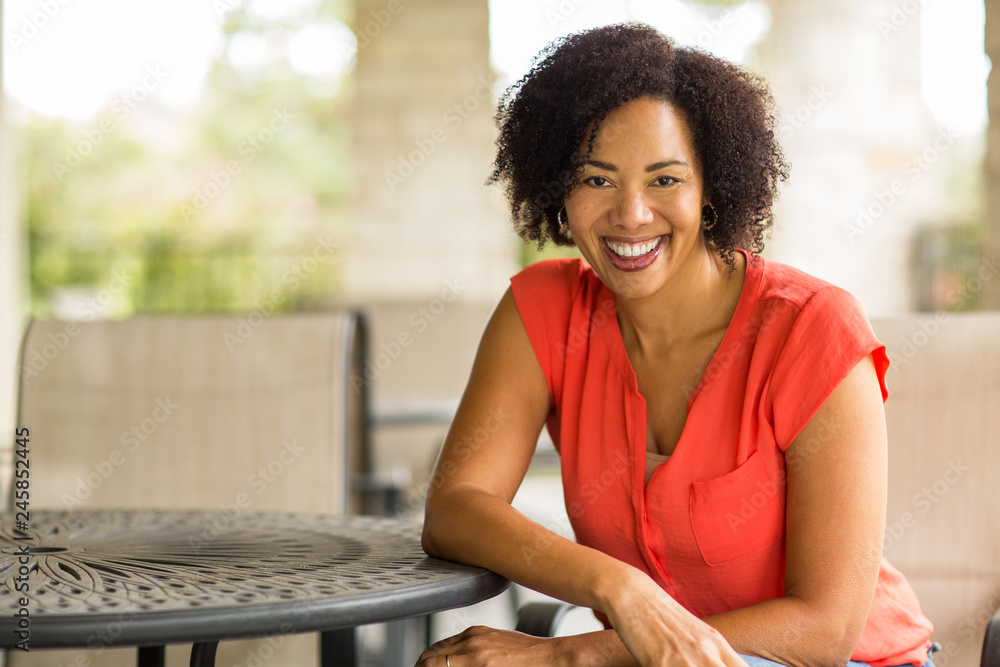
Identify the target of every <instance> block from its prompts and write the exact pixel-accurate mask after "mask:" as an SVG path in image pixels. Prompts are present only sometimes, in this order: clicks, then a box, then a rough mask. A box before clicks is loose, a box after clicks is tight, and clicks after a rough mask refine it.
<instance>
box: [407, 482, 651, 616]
mask: <svg viewBox="0 0 1000 667" xmlns="http://www.w3.org/2000/svg"><path fill="white" fill-rule="evenodd" d="M484 527H488V529H484ZM423 546H424V549H425V550H426V551H427V553H428V554H430V555H433V556H437V557H440V558H445V559H448V560H454V561H458V562H462V563H467V564H469V565H476V566H479V567H484V568H487V569H489V570H492V571H494V572H497V573H498V574H502V575H503V576H505V577H507V578H508V579H511V580H512V581H515V582H517V583H519V584H521V585H523V586H527V587H528V588H531V589H534V590H537V591H539V592H541V593H544V594H546V595H550V596H552V597H555V598H558V599H560V600H565V601H567V602H570V603H572V604H576V605H580V606H585V607H590V608H593V609H601V610H602V611H605V612H607V611H609V610H608V609H606V607H607V606H608V605H609V599H608V597H609V596H608V594H607V591H608V590H610V589H612V588H613V587H614V586H615V585H616V584H615V582H620V581H621V580H622V579H623V578H624V579H629V578H630V576H626V572H627V571H632V573H634V572H637V571H636V570H635V569H634V568H632V567H630V566H629V565H627V564H625V563H622V562H621V561H618V560H616V559H614V558H612V557H610V556H608V555H606V554H603V553H601V552H599V551H597V550H595V549H591V548H589V547H585V546H582V545H579V544H577V543H575V542H573V541H571V540H567V539H566V538H564V537H562V536H560V535H558V534H556V533H554V532H552V531H550V530H549V529H547V528H545V527H544V526H541V525H539V524H537V523H535V522H534V521H532V520H530V519H528V518H527V517H525V516H524V515H523V514H521V513H520V512H518V511H517V510H515V509H514V508H513V507H511V506H510V504H509V503H507V502H506V501H505V500H503V499H502V498H498V497H496V496H493V495H491V494H489V493H487V492H485V491H481V490H478V489H475V488H470V487H466V488H460V489H452V490H449V491H447V492H446V494H445V495H440V494H432V496H431V497H430V498H429V499H428V507H427V513H426V519H425V522H424V535H423Z"/></svg>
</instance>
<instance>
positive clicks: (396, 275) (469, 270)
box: [346, 0, 517, 301]
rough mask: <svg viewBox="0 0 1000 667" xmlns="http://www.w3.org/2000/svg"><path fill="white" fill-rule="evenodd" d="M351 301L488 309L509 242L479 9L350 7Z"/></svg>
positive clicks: (430, 2) (379, 1) (432, 0)
mask: <svg viewBox="0 0 1000 667" xmlns="http://www.w3.org/2000/svg"><path fill="white" fill-rule="evenodd" d="M353 28H354V32H355V35H356V36H357V40H358V51H357V67H356V70H355V73H354V87H355V89H354V94H353V101H352V112H351V119H350V122H351V126H352V127H353V129H354V140H353V157H352V164H353V168H354V183H353V186H354V199H353V212H352V218H353V219H352V220H351V223H350V224H349V225H348V227H349V228H350V230H349V232H348V242H349V246H348V248H347V253H346V255H347V267H346V268H347V271H346V273H347V289H348V298H350V299H352V300H364V301H378V300H383V299H400V298H402V299H416V300H426V299H428V298H432V297H435V296H438V295H440V294H441V293H442V291H445V292H446V293H447V294H448V296H451V295H452V294H453V293H454V292H459V293H460V296H461V297H463V298H466V299H468V298H480V299H488V300H491V301H492V300H495V299H496V298H497V297H498V296H499V294H500V293H502V291H503V289H504V288H505V286H506V281H507V278H508V277H509V275H510V274H511V273H513V272H514V271H515V270H516V266H515V258H516V254H515V247H516V246H515V244H516V243H517V240H516V237H515V236H514V235H513V233H512V232H511V231H510V224H509V223H508V222H507V216H506V214H505V212H504V209H503V207H502V205H500V199H499V197H498V194H497V193H495V192H492V190H493V189H494V188H487V187H486V186H485V185H484V181H485V180H486V178H487V176H488V175H489V173H490V165H491V162H492V155H493V140H494V136H495V132H494V129H493V122H492V117H493V114H494V112H495V102H494V97H493V90H492V84H493V75H492V72H491V70H490V65H489V47H490V43H489V13H488V6H487V2H486V0H474V1H469V0H419V2H418V1H417V0H357V2H356V14H355V20H354V25H353Z"/></svg>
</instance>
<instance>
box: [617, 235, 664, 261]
mask: <svg viewBox="0 0 1000 667" xmlns="http://www.w3.org/2000/svg"><path fill="white" fill-rule="evenodd" d="M661 239H663V237H662V236H657V237H656V238H655V239H650V240H649V241H643V242H642V243H619V242H617V241H610V240H608V239H604V243H605V244H606V245H607V246H608V248H610V249H611V250H612V251H614V253H615V254H616V255H618V256H619V257H642V256H643V255H647V254H649V253H651V252H653V249H655V248H656V246H658V245H660V240H661Z"/></svg>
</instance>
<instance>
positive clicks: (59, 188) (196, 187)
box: [22, 0, 350, 317]
mask: <svg viewBox="0 0 1000 667" xmlns="http://www.w3.org/2000/svg"><path fill="white" fill-rule="evenodd" d="M344 5H345V3H344V2H343V1H342V0H333V1H327V2H324V3H321V4H320V5H319V6H317V7H315V8H310V9H309V10H308V12H306V13H301V14H300V15H298V16H296V17H295V18H294V20H292V19H289V20H288V21H287V22H285V23H281V24H277V25H276V24H275V22H274V21H268V22H267V24H266V25H263V24H261V23H260V22H259V21H255V20H254V19H253V18H252V17H250V16H249V15H248V14H247V13H246V12H245V11H244V10H241V9H236V10H234V11H231V12H229V13H228V14H226V16H225V24H224V26H223V30H224V33H225V35H226V40H227V44H228V41H229V40H231V39H232V38H233V36H234V35H236V34H237V33H246V32H247V31H250V32H257V33H260V34H261V35H262V36H263V37H265V38H266V40H267V43H268V45H269V46H270V47H274V48H273V49H272V50H273V51H275V52H277V53H278V54H279V55H280V53H281V49H282V47H283V45H284V44H285V43H287V39H288V37H290V35H291V33H292V32H293V31H294V30H295V29H296V28H298V27H299V26H301V25H304V24H306V23H309V22H312V21H315V20H317V19H318V18H324V17H329V18H337V19H342V18H343V17H344V15H345V13H346V10H345V6H344ZM265 33H266V34H265ZM225 54H226V50H225V49H223V50H222V51H221V53H220V55H219V57H218V59H217V60H216V61H215V62H214V63H213V65H212V67H211V69H210V71H209V73H208V75H207V79H206V82H205V87H204V93H203V97H202V99H201V102H200V104H199V105H198V106H197V108H195V109H193V110H191V111H186V112H185V111H178V110H175V109H168V108H165V107H164V106H163V105H161V104H160V103H159V102H158V100H157V98H156V95H155V90H154V94H152V95H149V96H148V97H146V99H144V100H141V101H140V100H131V103H130V104H121V95H120V94H119V95H116V96H115V99H116V100H118V101H117V103H115V104H111V103H109V105H108V107H107V108H106V109H105V110H104V112H103V113H101V114H100V115H99V116H98V117H97V118H96V119H94V120H93V121H91V122H90V123H88V124H85V125H82V126H78V125H75V124H73V123H70V122H66V121H62V120H53V119H47V118H42V117H38V116H34V115H32V116H31V117H29V119H28V121H27V122H26V123H25V125H24V126H23V128H22V132H23V137H24V139H23V142H24V147H25V152H26V155H24V158H23V161H22V163H23V164H24V165H25V169H24V170H23V172H22V178H23V179H24V180H25V184H24V187H25V189H26V192H27V196H26V208H27V211H26V215H27V226H28V240H29V253H30V262H29V266H30V289H31V297H32V304H33V306H32V310H33V312H34V314H36V315H51V314H54V313H55V312H56V310H57V308H58V302H59V301H60V300H61V299H67V298H69V299H70V302H71V304H72V305H70V306H67V305H66V302H64V305H63V306H62V307H61V311H60V314H62V315H67V313H66V312H65V311H66V309H67V307H68V308H69V311H70V312H69V316H84V317H86V316H89V315H92V314H94V313H93V311H98V312H97V314H104V315H109V316H128V315H130V314H133V313H136V312H177V311H216V312H221V311H233V310H251V309H254V308H258V307H261V305H262V304H264V303H267V304H270V305H271V306H272V307H273V308H274V309H275V310H287V309H295V308H300V307H303V304H304V303H306V302H309V301H313V300H319V299H322V298H325V297H329V296H330V295H331V294H333V293H335V292H336V290H337V288H338V283H337V277H338V275H339V258H338V253H337V252H336V250H335V246H336V245H337V244H336V239H337V238H338V236H339V235H340V234H339V230H340V225H341V224H342V218H343V212H342V211H343V206H344V203H345V201H346V197H347V193H348V192H349V188H350V169H349V165H348V155H347V146H348V136H347V130H346V127H345V125H346V123H345V120H344V117H343V116H344V114H343V101H342V99H341V98H342V95H340V94H339V88H338V86H339V84H340V82H327V81H318V80H316V79H314V78H311V77H307V76H304V75H302V74H298V73H296V72H294V71H293V70H292V69H291V68H290V67H289V65H288V63H287V60H285V59H284V58H282V57H274V58H271V59H270V60H269V62H268V63H267V64H266V65H265V66H264V67H262V68H259V69H256V70H253V71H245V70H238V69H236V68H234V67H233V65H231V64H230V62H229V60H228V59H227V57H226V55H225ZM144 97H145V96H144ZM331 246H333V247H334V250H333V251H331V250H330V249H331Z"/></svg>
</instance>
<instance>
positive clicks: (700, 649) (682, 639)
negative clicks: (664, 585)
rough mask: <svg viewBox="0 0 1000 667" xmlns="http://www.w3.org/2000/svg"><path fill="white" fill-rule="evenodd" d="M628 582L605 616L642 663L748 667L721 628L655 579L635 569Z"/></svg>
mask: <svg viewBox="0 0 1000 667" xmlns="http://www.w3.org/2000/svg"><path fill="white" fill-rule="evenodd" d="M630 583H633V585H632V586H628V585H626V586H622V587H621V589H620V590H621V591H622V592H621V594H620V595H619V597H618V599H617V601H616V604H614V605H612V609H611V611H609V612H607V614H608V618H609V620H610V621H611V623H612V625H613V626H614V628H615V631H616V632H617V633H618V636H619V637H620V638H621V640H622V643H623V644H624V645H625V648H627V649H628V650H629V653H631V654H632V656H633V657H634V658H635V659H636V660H637V661H638V662H639V664H640V665H642V667H665V666H670V667H675V666H676V667H708V666H710V667H723V666H725V667H747V663H746V662H745V661H744V660H743V659H742V658H741V657H740V656H739V654H737V653H736V651H734V650H733V648H732V647H731V646H730V645H729V643H728V642H727V641H726V639H725V637H723V636H722V634H721V633H719V631H718V630H716V629H715V628H713V627H712V626H710V625H708V624H707V623H705V622H704V621H702V620H701V619H699V618H697V617H696V616H694V614H692V613H691V612H689V611H687V610H686V609H684V608H683V607H682V606H681V605H680V604H679V603H678V602H677V601H676V600H674V599H673V598H671V597H670V596H669V595H667V594H666V593H665V592H664V591H663V589H661V588H660V587H659V586H658V585H656V583H655V582H654V581H653V580H652V579H650V578H649V577H647V576H646V575H645V574H642V573H639V572H638V571H636V576H635V577H633V578H632V582H630ZM616 609H617V610H620V611H615V610H616Z"/></svg>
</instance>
